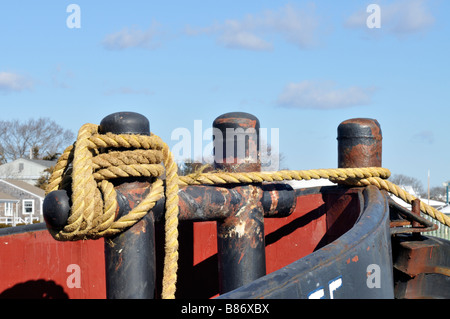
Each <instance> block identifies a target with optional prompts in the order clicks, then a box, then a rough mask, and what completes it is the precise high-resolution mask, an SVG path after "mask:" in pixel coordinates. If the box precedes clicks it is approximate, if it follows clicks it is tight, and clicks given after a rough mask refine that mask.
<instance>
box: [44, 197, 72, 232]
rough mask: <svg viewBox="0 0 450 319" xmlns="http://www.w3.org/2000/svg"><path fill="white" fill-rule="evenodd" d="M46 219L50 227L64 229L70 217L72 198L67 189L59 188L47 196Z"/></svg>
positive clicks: (45, 205) (45, 200) (45, 204)
mask: <svg viewBox="0 0 450 319" xmlns="http://www.w3.org/2000/svg"><path fill="white" fill-rule="evenodd" d="M43 211H44V212H43V215H44V220H45V222H46V224H47V225H48V227H49V228H52V229H55V230H59V229H62V228H63V227H64V226H65V225H66V223H67V219H68V218H69V212H70V199H69V196H68V195H67V192H66V191H65V190H57V191H53V192H51V193H49V194H48V195H47V196H45V199H44V203H43Z"/></svg>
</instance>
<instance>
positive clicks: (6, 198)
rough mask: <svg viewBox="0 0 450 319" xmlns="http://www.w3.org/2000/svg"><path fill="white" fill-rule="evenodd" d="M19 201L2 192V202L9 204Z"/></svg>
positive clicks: (0, 196) (0, 194)
mask: <svg viewBox="0 0 450 319" xmlns="http://www.w3.org/2000/svg"><path fill="white" fill-rule="evenodd" d="M18 200H19V199H18V198H15V197H14V196H11V195H9V194H6V193H3V192H0V201H6V202H9V201H18Z"/></svg>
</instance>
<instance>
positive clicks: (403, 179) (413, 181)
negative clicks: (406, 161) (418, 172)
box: [389, 174, 425, 196]
mask: <svg viewBox="0 0 450 319" xmlns="http://www.w3.org/2000/svg"><path fill="white" fill-rule="evenodd" d="M389 181H391V182H392V183H394V184H397V185H399V186H411V187H412V188H413V190H414V192H415V193H416V194H417V195H420V196H423V195H425V192H424V190H423V185H422V183H421V182H420V180H418V179H417V178H415V177H410V176H406V175H403V174H396V175H393V176H391V177H390V178H389Z"/></svg>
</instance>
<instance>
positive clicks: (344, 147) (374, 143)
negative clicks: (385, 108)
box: [337, 118, 383, 168]
mask: <svg viewBox="0 0 450 319" xmlns="http://www.w3.org/2000/svg"><path fill="white" fill-rule="evenodd" d="M337 131H338V137H337V140H338V167H339V168H355V167H382V166H381V160H382V157H381V155H382V154H381V153H382V139H383V138H382V133H381V128H380V124H379V123H378V121H377V120H374V119H366V118H356V119H350V120H347V121H344V122H342V123H341V124H340V125H339V126H338V129H337Z"/></svg>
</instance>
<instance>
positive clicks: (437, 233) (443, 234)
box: [421, 213, 450, 240]
mask: <svg viewBox="0 0 450 319" xmlns="http://www.w3.org/2000/svg"><path fill="white" fill-rule="evenodd" d="M421 215H422V217H423V218H425V219H426V220H429V221H430V222H432V223H435V224H437V225H438V226H439V228H438V229H436V230H433V231H430V232H427V233H424V235H428V236H434V237H438V238H443V239H446V240H450V227H448V226H446V225H443V224H441V223H439V222H437V221H436V220H435V219H433V218H431V216H428V215H426V214H423V213H421Z"/></svg>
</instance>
